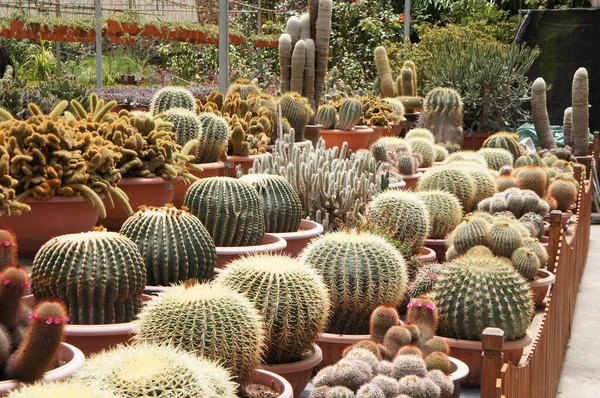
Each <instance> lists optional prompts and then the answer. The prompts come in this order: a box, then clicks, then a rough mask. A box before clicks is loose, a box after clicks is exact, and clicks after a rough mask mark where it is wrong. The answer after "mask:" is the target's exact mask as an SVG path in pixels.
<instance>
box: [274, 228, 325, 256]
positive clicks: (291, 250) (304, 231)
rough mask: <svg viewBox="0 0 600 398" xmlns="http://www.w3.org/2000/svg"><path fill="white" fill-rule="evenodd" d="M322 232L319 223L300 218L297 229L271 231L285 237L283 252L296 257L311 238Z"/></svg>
mask: <svg viewBox="0 0 600 398" xmlns="http://www.w3.org/2000/svg"><path fill="white" fill-rule="evenodd" d="M322 233H323V226H322V225H321V224H319V223H317V222H314V221H310V220H302V221H300V228H298V231H296V232H281V233H272V235H275V236H279V237H280V238H283V239H285V241H286V242H287V247H286V248H285V250H283V253H286V254H289V255H290V256H292V257H296V256H297V255H298V254H300V252H301V251H302V250H303V249H304V248H305V247H306V245H308V244H309V242H310V241H311V240H312V239H313V238H315V237H316V236H318V235H320V234H322Z"/></svg>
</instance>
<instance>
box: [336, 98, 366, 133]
mask: <svg viewBox="0 0 600 398" xmlns="http://www.w3.org/2000/svg"><path fill="white" fill-rule="evenodd" d="M361 116H362V106H361V105H360V101H359V100H357V99H354V98H346V99H344V100H343V101H342V104H341V105H340V112H339V115H338V124H337V126H336V127H337V128H338V129H340V130H352V129H353V128H354V127H355V126H356V124H357V123H358V121H359V120H360V118H361Z"/></svg>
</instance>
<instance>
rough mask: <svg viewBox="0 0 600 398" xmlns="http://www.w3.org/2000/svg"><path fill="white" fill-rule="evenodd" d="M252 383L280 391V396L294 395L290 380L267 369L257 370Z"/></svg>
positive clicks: (288, 397) (284, 397) (281, 397)
mask: <svg viewBox="0 0 600 398" xmlns="http://www.w3.org/2000/svg"><path fill="white" fill-rule="evenodd" d="M252 383H255V384H260V385H263V386H267V387H269V388H270V389H272V390H274V391H275V392H277V393H279V394H280V395H279V397H280V398H292V397H293V396H294V391H293V389H292V385H291V384H290V382H289V381H287V380H286V379H284V378H283V377H281V376H279V375H276V374H275V373H273V372H269V371H267V370H262V369H259V370H255V371H254V376H253V377H252Z"/></svg>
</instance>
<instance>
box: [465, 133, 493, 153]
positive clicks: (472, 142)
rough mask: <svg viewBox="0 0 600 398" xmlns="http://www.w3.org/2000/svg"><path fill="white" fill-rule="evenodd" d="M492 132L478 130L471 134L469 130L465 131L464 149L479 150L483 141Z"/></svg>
mask: <svg viewBox="0 0 600 398" xmlns="http://www.w3.org/2000/svg"><path fill="white" fill-rule="evenodd" d="M490 135H492V133H488V132H476V133H473V134H472V135H471V136H469V133H468V132H464V133H463V142H462V146H461V148H462V150H463V151H464V150H470V151H478V150H480V149H481V147H482V146H483V142H484V141H485V140H487V139H488V137H489V136H490Z"/></svg>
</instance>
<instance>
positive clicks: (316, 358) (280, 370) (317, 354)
mask: <svg viewBox="0 0 600 398" xmlns="http://www.w3.org/2000/svg"><path fill="white" fill-rule="evenodd" d="M312 353H313V355H311V356H310V357H308V358H306V359H303V360H301V361H297V362H291V363H282V364H277V365H261V368H262V369H264V370H267V371H269V372H273V373H275V374H277V375H279V376H282V377H283V378H285V379H286V380H287V381H289V382H290V385H291V386H292V389H293V390H294V397H296V398H297V397H299V396H300V394H302V391H304V389H305V388H306V386H307V385H308V382H309V381H310V378H311V377H312V372H313V369H314V368H315V367H316V366H317V365H319V364H320V363H321V360H322V359H323V352H322V351H321V348H319V346H318V345H316V344H313V349H312Z"/></svg>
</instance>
